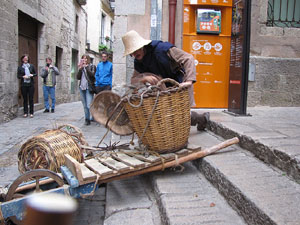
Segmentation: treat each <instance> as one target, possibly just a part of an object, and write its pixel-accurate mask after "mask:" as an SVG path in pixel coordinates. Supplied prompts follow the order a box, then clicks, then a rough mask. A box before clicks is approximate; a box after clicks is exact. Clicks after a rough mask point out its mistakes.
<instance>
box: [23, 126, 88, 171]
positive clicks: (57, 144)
mask: <svg viewBox="0 0 300 225" xmlns="http://www.w3.org/2000/svg"><path fill="white" fill-rule="evenodd" d="M64 154H69V155H71V156H72V157H73V158H75V159H76V160H77V161H78V162H82V161H83V155H82V151H81V149H80V147H79V146H78V144H77V143H76V142H75V140H74V139H73V138H72V136H71V135H69V134H68V133H67V132H65V131H62V130H59V129H56V130H48V131H45V132H44V133H42V134H40V135H38V136H35V137H33V138H30V139H29V140H28V141H26V142H25V143H24V144H23V145H22V147H21V149H20V150H19V153H18V159H19V161H18V166H19V171H20V172H21V173H24V172H26V171H29V170H32V169H49V170H52V171H54V172H59V171H60V166H61V165H64V163H65V157H64Z"/></svg>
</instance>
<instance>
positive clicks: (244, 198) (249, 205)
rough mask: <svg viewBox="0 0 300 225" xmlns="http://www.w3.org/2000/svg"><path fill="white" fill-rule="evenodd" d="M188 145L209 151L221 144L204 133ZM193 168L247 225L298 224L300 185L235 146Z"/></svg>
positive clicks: (197, 161)
mask: <svg viewBox="0 0 300 225" xmlns="http://www.w3.org/2000/svg"><path fill="white" fill-rule="evenodd" d="M192 132H193V131H192ZM194 132H196V131H194ZM190 141H192V142H196V143H203V147H206V146H207V147H209V146H212V145H214V144H216V143H219V142H220V141H221V140H220V137H217V136H214V135H213V134H212V133H207V132H203V133H201V135H191V138H190ZM194 164H196V166H197V168H198V169H199V171H201V172H202V173H203V174H204V176H205V177H206V178H207V179H208V180H209V181H210V182H211V183H212V184H213V185H214V186H215V187H216V188H217V189H218V190H219V192H220V193H221V194H222V195H223V196H224V197H225V198H226V200H227V202H228V203H229V204H230V205H231V206H232V207H233V208H234V209H235V210H236V211H237V212H238V213H239V214H240V215H242V217H243V218H244V219H245V221H246V222H247V223H248V224H277V225H296V224H300V207H299V205H300V185H299V184H298V183H296V182H294V181H293V180H291V179H290V178H289V177H287V176H286V175H285V173H283V172H282V171H281V170H278V169H277V168H274V167H270V166H267V165H266V164H265V163H263V162H261V161H260V160H259V159H257V158H256V157H254V156H253V154H251V153H250V152H248V151H246V150H244V149H241V148H240V147H239V146H237V145H235V146H231V147H229V148H227V149H226V150H222V151H220V152H219V153H216V154H214V155H209V156H206V157H205V158H203V159H199V160H196V161H194Z"/></svg>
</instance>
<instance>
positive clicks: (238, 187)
mask: <svg viewBox="0 0 300 225" xmlns="http://www.w3.org/2000/svg"><path fill="white" fill-rule="evenodd" d="M196 111H199V112H204V111H210V113H211V122H210V124H209V129H208V131H206V132H198V131H196V129H195V128H194V127H193V128H192V129H191V134H190V142H192V143H193V144H196V145H200V146H202V147H203V148H206V147H210V146H212V145H215V144H217V143H220V142H221V141H222V140H223V139H222V137H223V138H225V139H228V138H231V137H234V136H237V137H239V139H240V144H239V146H238V145H235V146H232V147H230V148H228V149H226V150H223V151H222V152H220V153H218V154H215V155H211V156H207V157H205V158H203V159H201V160H196V161H194V162H192V163H191V162H190V163H185V164H184V167H185V170H184V172H182V173H176V172H174V171H172V170H169V169H167V170H165V171H160V172H155V173H150V174H145V175H142V176H137V177H133V178H130V179H126V180H120V181H114V182H111V183H108V184H107V185H103V186H101V187H100V188H99V189H98V190H97V191H96V194H95V195H94V196H93V197H90V198H85V199H78V202H79V205H80V207H79V210H78V212H77V214H76V216H75V217H74V224H76V225H79V224H90V225H98V224H106V225H111V224H124V225H125V224H130V225H132V224H133V225H135V224H151V225H152V224H154V225H161V224H208V223H209V224H245V223H247V224H300V223H299V221H300V216H299V215H300V209H299V207H298V205H299V204H300V198H299V196H300V185H299V183H300V169H299V162H300V160H299V155H300V150H299V149H300V117H299V115H300V108H297V107H289V108H271V107H255V108H249V109H248V113H250V114H251V116H247V117H235V116H232V115H228V114H226V113H224V112H223V110H221V109H209V110H203V109H201V110H196ZM83 123H84V119H83V109H82V105H81V103H80V102H74V103H67V104H61V105H58V106H57V107H56V112H55V113H47V114H45V113H43V111H37V112H36V113H35V117H34V118H33V119H30V118H21V117H19V118H16V119H14V120H12V121H10V122H8V123H4V124H1V125H0V147H1V148H0V166H1V167H0V170H1V171H0V172H1V173H0V186H2V187H3V186H5V185H7V184H9V183H11V182H12V181H13V180H14V179H15V178H16V177H17V176H18V175H19V173H18V169H17V152H18V150H19V148H20V146H21V145H22V143H23V142H24V141H26V140H27V139H28V138H30V137H32V136H35V135H37V134H40V133H41V132H43V131H44V130H46V129H51V128H55V127H57V126H58V125H61V124H72V125H74V126H77V127H79V128H80V129H81V130H82V132H83V134H84V136H85V137H86V139H87V141H88V143H89V144H90V145H96V144H97V143H98V142H99V140H100V139H101V138H102V137H103V135H104V133H105V132H106V129H105V128H104V127H103V126H100V125H98V124H97V123H95V122H93V123H92V124H91V126H84V125H83ZM119 139H120V137H117V136H115V135H111V134H110V133H109V135H108V136H107V137H106V139H105V140H104V142H105V143H109V142H110V140H114V141H116V140H119ZM124 140H126V138H125V139H124Z"/></svg>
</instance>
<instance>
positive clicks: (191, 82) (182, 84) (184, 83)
mask: <svg viewBox="0 0 300 225" xmlns="http://www.w3.org/2000/svg"><path fill="white" fill-rule="evenodd" d="M192 84H193V81H191V80H188V81H186V82H182V83H180V84H179V87H181V88H186V87H190V86H192Z"/></svg>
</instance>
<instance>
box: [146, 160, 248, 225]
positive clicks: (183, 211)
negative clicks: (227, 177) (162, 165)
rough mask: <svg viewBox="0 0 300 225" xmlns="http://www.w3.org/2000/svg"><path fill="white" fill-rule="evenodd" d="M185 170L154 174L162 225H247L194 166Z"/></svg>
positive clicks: (153, 178)
mask: <svg viewBox="0 0 300 225" xmlns="http://www.w3.org/2000/svg"><path fill="white" fill-rule="evenodd" d="M183 166H184V170H183V171H182V172H175V171H172V170H171V169H168V170H165V171H162V172H155V173H152V174H151V176H152V183H153V186H154V188H155V189H154V190H155V194H156V199H157V200H158V202H159V204H158V205H159V207H160V214H161V218H162V223H163V224H171V225H183V224H184V225H192V224H199V225H200V224H212V225H225V224H235V225H238V224H246V223H245V222H244V220H243V219H242V218H241V217H240V216H239V215H238V214H237V213H236V212H235V211H234V210H233V209H232V208H231V207H230V206H229V205H228V203H227V202H226V200H225V199H224V198H223V197H222V196H221V195H220V194H219V193H218V191H217V190H216V188H214V187H213V186H212V185H211V184H210V183H209V182H208V181H207V179H205V177H204V176H203V175H202V174H201V173H200V172H199V171H198V170H197V169H196V167H195V166H193V165H192V163H191V162H188V163H185V164H183Z"/></svg>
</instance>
